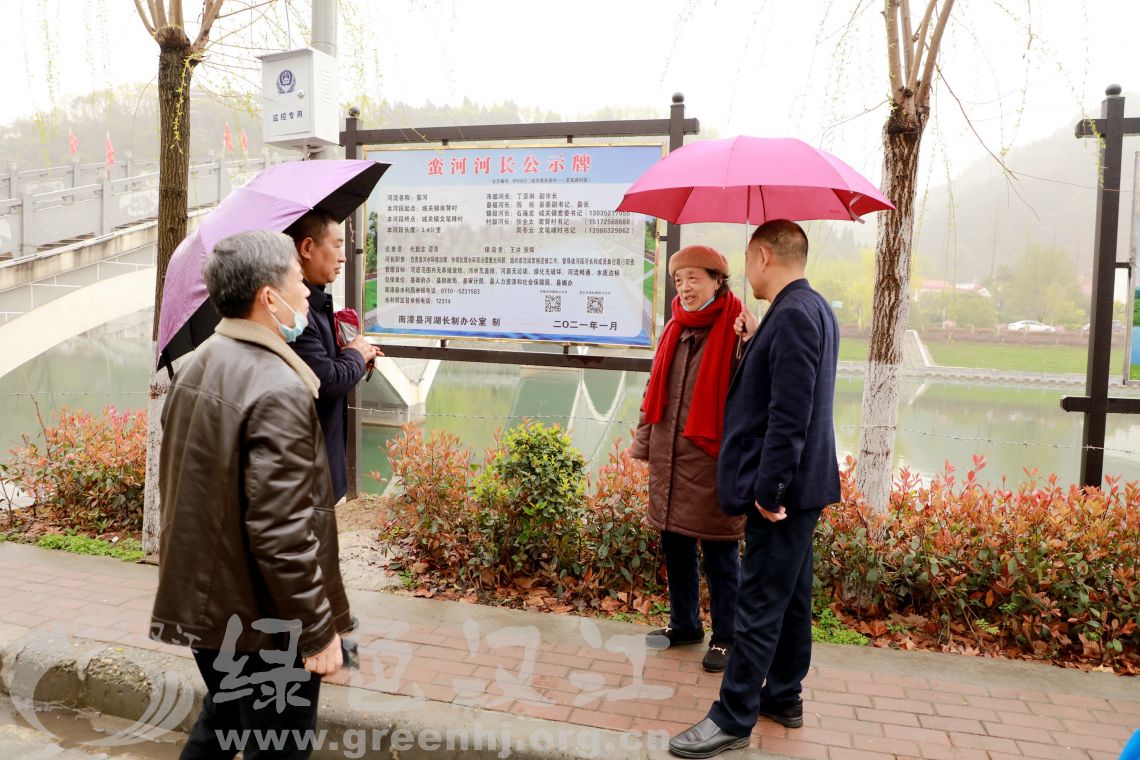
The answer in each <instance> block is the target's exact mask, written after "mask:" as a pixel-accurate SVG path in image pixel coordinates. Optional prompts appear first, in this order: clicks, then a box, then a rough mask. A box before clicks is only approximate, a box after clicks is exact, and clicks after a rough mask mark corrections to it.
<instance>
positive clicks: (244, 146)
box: [241, 127, 249, 156]
mask: <svg viewBox="0 0 1140 760" xmlns="http://www.w3.org/2000/svg"><path fill="white" fill-rule="evenodd" d="M248 150H249V140H247V139H246V137H245V127H242V128H241V154H242V155H243V156H244V155H245V154H246V151H248Z"/></svg>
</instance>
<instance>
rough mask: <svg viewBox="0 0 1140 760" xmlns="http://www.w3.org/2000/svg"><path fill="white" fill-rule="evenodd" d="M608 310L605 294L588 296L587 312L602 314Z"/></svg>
mask: <svg viewBox="0 0 1140 760" xmlns="http://www.w3.org/2000/svg"><path fill="white" fill-rule="evenodd" d="M605 310H606V299H605V296H586V313H587V314H601V313H602V312H603V311H605Z"/></svg>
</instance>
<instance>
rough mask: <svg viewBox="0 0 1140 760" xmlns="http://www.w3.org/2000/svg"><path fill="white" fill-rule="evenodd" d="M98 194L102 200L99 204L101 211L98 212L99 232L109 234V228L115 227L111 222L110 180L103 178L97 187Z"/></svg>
mask: <svg viewBox="0 0 1140 760" xmlns="http://www.w3.org/2000/svg"><path fill="white" fill-rule="evenodd" d="M99 194H100V195H101V196H102V197H101V200H102V201H103V202H102V204H101V205H102V208H103V212H102V214H100V219H99V234H100V235H110V234H111V230H113V229H115V225H113V224H111V211H112V208H111V200H112V196H111V180H109V179H105V180H103V183H102V185H101V186H100V188H99Z"/></svg>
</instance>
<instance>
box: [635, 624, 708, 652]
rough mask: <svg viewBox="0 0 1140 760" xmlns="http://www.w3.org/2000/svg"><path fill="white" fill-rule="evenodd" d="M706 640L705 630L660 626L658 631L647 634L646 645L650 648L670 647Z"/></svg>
mask: <svg viewBox="0 0 1140 760" xmlns="http://www.w3.org/2000/svg"><path fill="white" fill-rule="evenodd" d="M704 640H705V632H704V631H701V630H696V631H679V630H677V629H676V628H672V627H670V626H665V627H664V628H658V629H657V630H656V631H650V632H649V633H647V634H645V646H647V647H649V648H650V649H668V648H669V647H677V646H683V645H685V644H700V643H702V642H703V641H704Z"/></svg>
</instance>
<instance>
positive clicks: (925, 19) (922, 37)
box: [906, 0, 937, 92]
mask: <svg viewBox="0 0 1140 760" xmlns="http://www.w3.org/2000/svg"><path fill="white" fill-rule="evenodd" d="M936 3H937V0H929V2H927V4H926V11H925V12H924V13H923V14H922V21H921V22H920V23H919V25H918V34H916V35H915V36H914V39H913V40H910V41H908V42H907V44H908V45H913V46H914V55H913V56H911V63H912V65H911V67H910V70H909V71H907V73H906V88H907V89H908V90H910V91H911V92H914V90H915V88H916V87H918V71H919V69H921V68H922V52H923V50H925V48H926V30H927V29H928V28H929V27H930V16H931V15H932V14H933V13H934V6H935V4H936Z"/></svg>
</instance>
